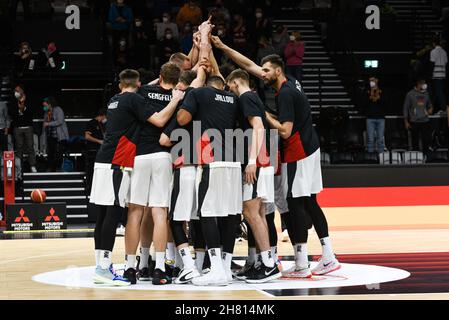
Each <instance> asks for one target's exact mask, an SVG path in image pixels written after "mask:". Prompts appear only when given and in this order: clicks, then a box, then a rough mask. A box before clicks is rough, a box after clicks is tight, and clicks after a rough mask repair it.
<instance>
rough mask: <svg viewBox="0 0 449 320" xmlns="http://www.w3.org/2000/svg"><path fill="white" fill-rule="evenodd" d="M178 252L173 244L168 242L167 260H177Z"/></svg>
mask: <svg viewBox="0 0 449 320" xmlns="http://www.w3.org/2000/svg"><path fill="white" fill-rule="evenodd" d="M175 256H176V250H175V244H174V243H173V242H167V260H175Z"/></svg>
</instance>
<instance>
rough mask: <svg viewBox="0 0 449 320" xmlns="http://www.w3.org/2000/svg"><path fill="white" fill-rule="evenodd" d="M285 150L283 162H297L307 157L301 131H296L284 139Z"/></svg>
mask: <svg viewBox="0 0 449 320" xmlns="http://www.w3.org/2000/svg"><path fill="white" fill-rule="evenodd" d="M283 150H284V160H283V161H282V162H283V163H290V162H296V161H298V160H302V159H304V158H306V157H307V155H306V152H305V150H304V146H303V145H302V141H301V136H300V135H299V131H296V132H295V133H294V134H293V135H291V136H290V137H289V138H288V139H285V140H283Z"/></svg>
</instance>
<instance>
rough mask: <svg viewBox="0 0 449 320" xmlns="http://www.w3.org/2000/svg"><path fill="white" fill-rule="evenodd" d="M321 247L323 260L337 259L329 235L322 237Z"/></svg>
mask: <svg viewBox="0 0 449 320" xmlns="http://www.w3.org/2000/svg"><path fill="white" fill-rule="evenodd" d="M320 242H321V248H322V249H323V256H322V259H323V261H330V260H334V259H335V255H334V250H332V244H331V239H330V238H329V237H326V238H322V239H320Z"/></svg>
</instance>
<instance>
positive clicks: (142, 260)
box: [139, 247, 150, 269]
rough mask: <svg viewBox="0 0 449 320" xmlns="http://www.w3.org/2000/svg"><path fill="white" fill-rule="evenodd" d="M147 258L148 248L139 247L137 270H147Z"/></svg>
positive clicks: (148, 255) (148, 254)
mask: <svg viewBox="0 0 449 320" xmlns="http://www.w3.org/2000/svg"><path fill="white" fill-rule="evenodd" d="M149 257H150V248H144V247H140V262H139V269H143V268H148V259H149Z"/></svg>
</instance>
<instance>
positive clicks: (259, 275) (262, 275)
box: [245, 264, 282, 283]
mask: <svg viewBox="0 0 449 320" xmlns="http://www.w3.org/2000/svg"><path fill="white" fill-rule="evenodd" d="M280 277H282V273H281V271H279V268H278V267H277V265H276V264H275V265H274V266H273V267H267V266H266V265H264V264H262V265H261V266H259V268H256V269H255V271H254V272H252V273H251V274H250V275H248V276H247V277H246V279H245V281H246V282H247V283H264V282H268V281H270V280H274V279H279V278H280Z"/></svg>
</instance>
